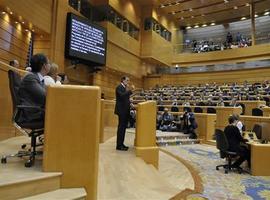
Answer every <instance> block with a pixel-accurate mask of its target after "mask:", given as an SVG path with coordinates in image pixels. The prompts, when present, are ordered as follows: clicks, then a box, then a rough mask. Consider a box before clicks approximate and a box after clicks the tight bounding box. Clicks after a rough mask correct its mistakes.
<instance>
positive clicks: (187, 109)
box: [184, 107, 192, 112]
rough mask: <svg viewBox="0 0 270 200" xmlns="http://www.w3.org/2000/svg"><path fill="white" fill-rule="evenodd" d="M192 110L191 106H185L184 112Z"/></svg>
mask: <svg viewBox="0 0 270 200" xmlns="http://www.w3.org/2000/svg"><path fill="white" fill-rule="evenodd" d="M185 111H186V112H192V110H191V108H190V107H184V112H185Z"/></svg>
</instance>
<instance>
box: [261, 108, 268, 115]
mask: <svg viewBox="0 0 270 200" xmlns="http://www.w3.org/2000/svg"><path fill="white" fill-rule="evenodd" d="M261 109H262V110H263V116H264V117H270V107H263V108H261Z"/></svg>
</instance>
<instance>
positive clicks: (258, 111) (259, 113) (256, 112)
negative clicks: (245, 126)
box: [252, 108, 263, 116]
mask: <svg viewBox="0 0 270 200" xmlns="http://www.w3.org/2000/svg"><path fill="white" fill-rule="evenodd" d="M252 116H263V111H262V110H261V109H260V108H253V109H252Z"/></svg>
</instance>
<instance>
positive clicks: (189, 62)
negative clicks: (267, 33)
mask: <svg viewBox="0 0 270 200" xmlns="http://www.w3.org/2000/svg"><path fill="white" fill-rule="evenodd" d="M262 58H264V59H265V58H270V44H262V45H255V46H252V47H248V48H238V49H230V50H225V51H213V52H208V53H183V54H174V56H173V61H172V63H173V64H180V66H197V65H199V66H200V65H202V64H217V63H228V62H229V63H232V62H242V61H247V60H256V59H257V60H258V59H262Z"/></svg>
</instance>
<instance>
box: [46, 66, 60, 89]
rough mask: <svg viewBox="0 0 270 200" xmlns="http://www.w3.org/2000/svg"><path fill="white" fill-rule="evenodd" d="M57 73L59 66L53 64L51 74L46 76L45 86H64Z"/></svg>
mask: <svg viewBox="0 0 270 200" xmlns="http://www.w3.org/2000/svg"><path fill="white" fill-rule="evenodd" d="M57 72H58V65H57V64H55V63H52V64H51V68H50V71H49V73H48V74H47V75H46V76H44V84H45V86H49V85H61V84H62V83H61V77H60V76H58V75H57Z"/></svg>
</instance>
